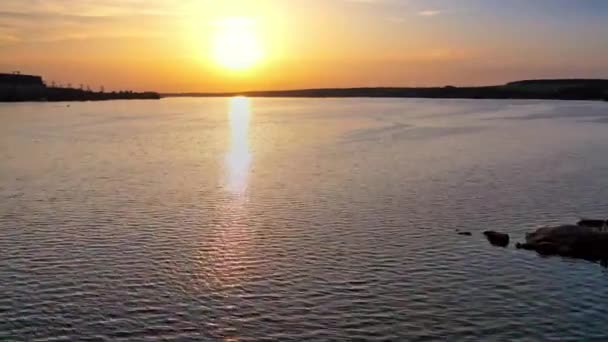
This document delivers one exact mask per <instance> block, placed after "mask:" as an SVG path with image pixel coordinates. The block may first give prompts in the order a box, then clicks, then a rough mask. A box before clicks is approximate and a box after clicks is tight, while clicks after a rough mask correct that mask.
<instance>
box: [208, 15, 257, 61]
mask: <svg viewBox="0 0 608 342" xmlns="http://www.w3.org/2000/svg"><path fill="white" fill-rule="evenodd" d="M263 56H264V51H263V48H262V43H261V41H260V38H259V35H258V33H257V30H256V25H255V21H254V20H252V19H248V18H229V19H223V20H220V21H218V22H217V23H216V25H215V30H214V33H213V37H212V58H213V60H214V62H215V63H216V64H218V65H219V66H221V67H223V68H225V69H228V70H232V71H244V70H248V69H251V68H253V67H254V66H256V65H257V64H259V63H260V61H261V60H262V58H263Z"/></svg>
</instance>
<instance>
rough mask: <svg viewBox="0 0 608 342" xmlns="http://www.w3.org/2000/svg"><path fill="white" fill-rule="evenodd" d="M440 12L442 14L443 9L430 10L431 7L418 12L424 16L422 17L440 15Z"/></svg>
mask: <svg viewBox="0 0 608 342" xmlns="http://www.w3.org/2000/svg"><path fill="white" fill-rule="evenodd" d="M439 14H441V11H439V10H430V9H429V10H424V11H420V12H418V15H419V16H422V17H434V16H436V15H439Z"/></svg>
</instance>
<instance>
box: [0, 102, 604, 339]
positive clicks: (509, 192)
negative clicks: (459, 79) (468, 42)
mask: <svg viewBox="0 0 608 342" xmlns="http://www.w3.org/2000/svg"><path fill="white" fill-rule="evenodd" d="M607 156H608V103H599V102H598V103H593V102H560V101H553V102H547V101H481V100H416V99H407V100H391V99H381V100H375V99H340V100H337V99H252V100H248V99H244V98H235V99H164V100H161V101H151V102H145V101H131V102H128V101H115V102H105V103H73V104H70V105H69V106H68V105H67V104H65V103H31V104H2V105H0V160H1V164H0V340H2V341H4V340H9V341H10V340H16V341H33V340H40V341H62V340H66V341H67V340H74V341H76V340H100V341H103V340H107V341H127V340H128V341H133V340H143V339H147V340H156V339H158V340H175V341H187V340H225V341H260V340H280V341H288V340H294V341H301V340H353V339H362V340H412V341H415V340H436V339H448V340H473V341H475V340H484V339H485V340H491V339H494V340H496V339H499V340H506V339H530V340H556V339H562V340H598V341H602V340H604V341H605V340H607V339H608V329H607V328H606V327H607V326H608V272H607V271H606V270H605V269H604V268H602V267H601V266H600V265H598V264H594V263H591V262H586V261H578V260H570V259H562V258H557V257H556V258H541V257H539V256H538V255H536V254H534V253H531V252H527V251H520V250H516V249H514V248H513V247H510V248H508V249H500V248H494V247H491V246H489V245H488V243H487V242H486V241H485V240H484V239H483V236H482V235H481V234H480V233H481V232H482V231H484V230H487V229H495V230H499V231H504V232H508V233H510V234H511V235H512V238H513V239H514V240H521V239H522V238H523V235H524V233H525V232H526V231H529V230H531V229H533V228H534V227H536V226H539V225H543V224H551V223H558V222H572V221H574V220H576V219H577V217H578V216H591V217H595V216H597V217H605V216H608V205H607V199H608V157H607ZM457 229H459V230H467V231H471V232H472V233H473V236H472V237H466V236H460V235H457V234H456V233H455V230H457Z"/></svg>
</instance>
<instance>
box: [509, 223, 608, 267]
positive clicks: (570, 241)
mask: <svg viewBox="0 0 608 342" xmlns="http://www.w3.org/2000/svg"><path fill="white" fill-rule="evenodd" d="M517 248H523V249H528V250H534V251H536V252H538V253H540V254H543V255H561V256H566V257H574V258H582V259H589V260H605V259H608V232H604V231H601V230H599V229H597V228H593V227H588V226H583V225H563V226H556V227H544V228H540V229H538V230H536V231H535V232H533V233H528V234H526V242H525V243H523V244H517Z"/></svg>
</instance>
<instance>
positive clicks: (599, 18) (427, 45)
mask: <svg viewBox="0 0 608 342" xmlns="http://www.w3.org/2000/svg"><path fill="white" fill-rule="evenodd" d="M235 44H236V45H239V44H241V45H245V46H244V47H242V46H238V47H234V45H235ZM14 70H20V71H22V72H23V73H29V74H40V75H43V76H44V78H45V80H47V81H48V82H50V81H56V82H58V83H63V84H66V83H72V84H80V83H84V84H89V85H90V86H91V87H92V88H96V89H97V88H99V86H101V85H104V86H105V88H106V89H120V88H129V89H135V90H157V91H162V92H170V91H228V90H234V91H240V90H254V89H288V88H311V87H357V86H425V85H447V84H453V85H479V84H493V83H504V82H507V81H511V80H517V79H526V78H540V77H543V78H554V77H596V78H608V1H606V0H458V1H456V0H240V1H238V0H234V1H229V0H222V1H218V0H180V1H173V0H1V3H0V71H4V72H8V71H14Z"/></svg>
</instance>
